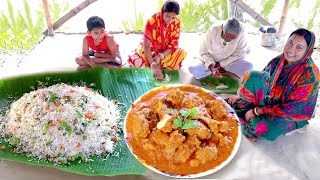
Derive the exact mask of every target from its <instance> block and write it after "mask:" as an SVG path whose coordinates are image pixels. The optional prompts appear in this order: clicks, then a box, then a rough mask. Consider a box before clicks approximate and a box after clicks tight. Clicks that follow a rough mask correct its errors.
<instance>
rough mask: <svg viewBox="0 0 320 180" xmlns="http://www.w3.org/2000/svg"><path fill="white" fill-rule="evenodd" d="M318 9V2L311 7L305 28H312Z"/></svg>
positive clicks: (319, 5) (319, 3)
mask: <svg viewBox="0 0 320 180" xmlns="http://www.w3.org/2000/svg"><path fill="white" fill-rule="evenodd" d="M319 8H320V1H319V0H318V1H316V4H315V5H314V6H313V9H312V11H311V13H310V14H311V16H310V19H309V20H308V24H307V28H308V29H312V28H313V27H314V21H315V17H316V16H317V12H318V9H319Z"/></svg>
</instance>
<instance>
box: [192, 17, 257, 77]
mask: <svg viewBox="0 0 320 180" xmlns="http://www.w3.org/2000/svg"><path fill="white" fill-rule="evenodd" d="M246 52H247V41H246V38H245V30H244V27H243V25H242V24H240V22H239V21H238V20H236V19H235V18H232V19H229V20H228V21H227V22H226V23H220V24H216V25H213V26H211V27H210V28H209V30H208V31H207V32H206V33H205V34H204V35H203V37H202V39H201V41H200V60H201V63H199V64H198V65H196V66H193V67H190V68H189V71H190V72H191V74H193V75H194V77H195V78H196V79H201V78H204V77H206V76H209V75H212V76H213V77H215V78H218V79H220V78H222V75H223V74H225V75H229V76H231V77H234V78H238V79H241V78H242V77H243V75H244V73H245V72H247V71H249V70H251V69H252V67H253V66H252V64H251V63H250V62H248V61H246V60H245V55H246Z"/></svg>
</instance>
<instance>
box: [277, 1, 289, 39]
mask: <svg viewBox="0 0 320 180" xmlns="http://www.w3.org/2000/svg"><path fill="white" fill-rule="evenodd" d="M289 3H290V0H285V1H284V5H283V9H282V16H281V19H280V24H279V29H278V32H277V34H276V36H277V38H278V39H279V38H280V37H281V35H282V31H283V28H284V26H285V24H286V17H287V14H288V9H289Z"/></svg>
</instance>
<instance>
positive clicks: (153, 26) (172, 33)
mask: <svg viewBox="0 0 320 180" xmlns="http://www.w3.org/2000/svg"><path fill="white" fill-rule="evenodd" d="M162 16H163V7H162V10H161V12H158V13H156V14H154V15H153V16H152V17H151V18H150V19H148V21H147V24H146V27H145V32H144V37H143V38H147V39H149V40H150V41H151V43H152V45H151V53H152V57H155V56H156V55H157V54H158V53H161V52H163V51H164V50H166V49H171V50H172V51H171V53H170V54H168V55H167V56H165V57H164V58H163V59H162V60H161V62H160V66H161V67H162V68H164V69H177V68H179V67H180V66H181V63H182V61H183V59H184V58H185V57H186V55H187V53H186V51H185V50H183V49H181V48H178V41H179V37H180V20H179V19H176V20H175V21H173V22H172V23H171V24H169V25H166V23H165V22H164V20H163V17H162ZM128 62H129V64H130V66H133V67H150V64H149V62H148V60H147V59H146V57H145V55H144V50H143V43H140V45H139V46H138V47H137V48H136V49H135V50H134V51H133V52H132V53H131V54H130V55H129V59H128Z"/></svg>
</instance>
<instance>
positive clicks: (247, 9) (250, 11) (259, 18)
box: [230, 0, 272, 26]
mask: <svg viewBox="0 0 320 180" xmlns="http://www.w3.org/2000/svg"><path fill="white" fill-rule="evenodd" d="M230 2H232V3H234V4H236V5H237V6H239V7H240V8H241V9H243V10H244V11H245V12H247V13H248V14H249V15H250V16H251V17H252V18H253V19H255V20H256V21H258V22H260V23H261V24H262V25H267V26H272V24H271V23H270V22H268V21H267V20H266V19H264V18H263V17H262V16H261V15H260V14H258V13H257V12H255V11H254V10H253V9H251V8H250V7H249V6H248V5H247V4H246V3H244V2H243V1H242V0H230Z"/></svg>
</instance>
